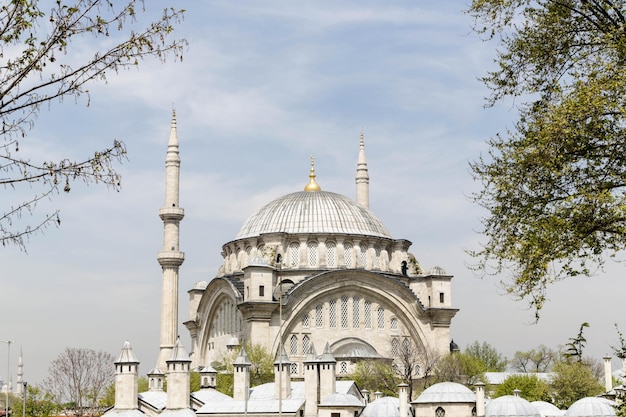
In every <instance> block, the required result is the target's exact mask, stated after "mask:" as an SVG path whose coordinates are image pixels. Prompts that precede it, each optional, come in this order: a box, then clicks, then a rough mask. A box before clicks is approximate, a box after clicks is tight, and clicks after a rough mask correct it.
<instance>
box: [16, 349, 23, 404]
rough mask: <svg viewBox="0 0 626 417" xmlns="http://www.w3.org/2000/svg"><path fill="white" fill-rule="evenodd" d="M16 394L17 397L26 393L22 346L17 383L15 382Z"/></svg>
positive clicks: (18, 360)
mask: <svg viewBox="0 0 626 417" xmlns="http://www.w3.org/2000/svg"><path fill="white" fill-rule="evenodd" d="M15 383H16V386H15V392H16V393H17V395H22V394H23V393H24V357H23V356H22V347H21V346H20V356H19V358H18V359H17V381H16V382H15Z"/></svg>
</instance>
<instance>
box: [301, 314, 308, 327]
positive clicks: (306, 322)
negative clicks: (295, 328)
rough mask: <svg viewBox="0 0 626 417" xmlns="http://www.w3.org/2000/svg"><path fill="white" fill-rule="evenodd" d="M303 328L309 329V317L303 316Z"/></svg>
mask: <svg viewBox="0 0 626 417" xmlns="http://www.w3.org/2000/svg"><path fill="white" fill-rule="evenodd" d="M302 327H309V315H308V314H305V315H304V316H302Z"/></svg>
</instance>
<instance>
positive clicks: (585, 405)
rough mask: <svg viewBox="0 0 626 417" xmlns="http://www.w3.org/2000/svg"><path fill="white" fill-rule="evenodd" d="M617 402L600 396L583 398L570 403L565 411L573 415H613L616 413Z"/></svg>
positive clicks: (597, 416)
mask: <svg viewBox="0 0 626 417" xmlns="http://www.w3.org/2000/svg"><path fill="white" fill-rule="evenodd" d="M612 404H615V403H614V402H612V401H608V400H605V399H603V398H598V397H586V398H581V399H580V400H578V401H576V402H575V403H574V404H572V405H570V406H569V408H568V409H567V411H566V412H565V415H566V416H571V417H611V416H614V415H615V407H613V405H612Z"/></svg>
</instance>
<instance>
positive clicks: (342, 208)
mask: <svg viewBox="0 0 626 417" xmlns="http://www.w3.org/2000/svg"><path fill="white" fill-rule="evenodd" d="M275 232H286V233H294V234H297V233H345V234H356V235H367V236H378V237H385V238H391V235H390V234H389V232H388V231H387V228H386V227H385V226H384V225H383V223H382V222H381V221H380V220H379V219H378V217H376V215H374V214H373V213H372V212H371V211H369V210H368V209H367V208H365V207H363V206H361V205H359V204H357V203H356V202H354V201H352V200H350V199H349V198H347V197H344V196H342V195H340V194H336V193H331V192H328V191H317V192H306V191H300V192H296V193H292V194H287V195H285V196H283V197H280V198H277V199H276V200H274V201H272V202H270V203H269V204H267V205H265V206H264V207H263V208H261V209H260V210H259V211H257V212H256V213H254V214H253V215H252V216H250V218H249V219H248V220H246V222H245V223H244V225H243V227H242V228H241V229H240V230H239V233H237V236H236V238H235V239H244V238H247V237H253V236H259V235H261V234H262V233H275Z"/></svg>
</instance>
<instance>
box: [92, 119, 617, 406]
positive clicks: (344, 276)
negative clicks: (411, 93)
mask: <svg viewBox="0 0 626 417" xmlns="http://www.w3.org/2000/svg"><path fill="white" fill-rule="evenodd" d="M165 165H166V187H165V205H164V207H163V208H161V209H160V211H159V216H160V218H161V219H162V221H163V224H164V237H163V247H162V249H161V251H160V252H159V253H158V255H157V260H158V262H159V264H160V265H161V267H162V270H163V275H162V300H161V305H162V308H161V326H160V332H161V333H160V347H159V357H158V359H157V364H156V367H155V368H154V369H152V370H151V371H149V372H148V381H149V390H148V391H146V392H142V393H139V392H138V388H137V387H138V384H137V381H138V366H139V361H138V359H137V357H136V356H135V354H134V352H133V350H132V347H131V345H130V343H128V342H126V343H125V344H124V346H123V348H122V350H121V352H120V354H119V356H118V357H117V359H116V361H115V369H116V377H115V406H114V407H113V408H112V409H110V410H109V411H107V412H106V413H105V414H104V416H105V417H141V416H143V417H145V416H148V417H157V416H160V417H227V416H228V417H247V416H248V415H254V416H255V417H266V416H270V415H272V416H275V415H279V416H282V415H285V416H289V417H292V416H293V417H357V416H359V415H362V416H364V417H470V416H478V417H482V416H488V417H548V416H560V415H563V413H562V412H561V411H560V410H553V409H549V408H547V407H545V406H540V405H533V404H530V403H528V401H526V400H523V399H521V398H519V397H518V396H516V395H511V396H505V397H500V398H497V399H494V400H492V401H490V402H488V403H487V405H485V404H486V401H485V393H484V386H482V385H481V384H477V385H476V386H475V391H472V390H470V389H469V388H467V387H465V386H463V385H461V384H456V383H451V382H444V383H439V384H435V385H433V386H431V387H429V388H428V389H426V390H425V391H424V392H423V393H422V394H421V395H420V396H419V397H418V398H417V399H415V400H413V401H411V402H410V403H409V400H408V398H409V395H408V386H407V385H406V384H400V385H399V386H398V394H399V395H398V398H389V397H382V396H381V394H380V393H373V394H372V396H370V393H368V392H367V390H365V389H364V388H366V387H358V386H357V385H356V384H355V383H354V381H351V380H350V374H351V373H352V372H353V370H354V368H355V366H356V365H357V364H358V363H359V361H365V360H366V361H385V362H386V363H390V364H392V366H396V367H399V366H403V363H402V361H401V360H399V357H400V356H401V355H400V352H402V351H403V349H408V348H415V349H417V352H422V353H423V352H426V351H427V350H432V351H434V352H438V353H440V354H444V353H449V352H450V348H451V346H453V342H452V341H451V338H450V323H451V320H452V319H453V318H454V316H455V314H456V313H457V312H458V309H456V308H454V307H453V304H452V291H451V280H452V276H451V275H448V274H446V272H445V271H444V270H443V269H442V268H440V267H432V268H431V269H429V270H428V271H424V270H422V269H421V267H420V265H419V263H418V262H417V261H416V259H415V257H414V256H413V255H412V254H411V253H410V252H409V248H410V245H411V242H409V241H408V240H404V239H394V238H393V237H392V236H391V235H390V233H389V231H388V230H387V229H386V228H385V226H384V225H383V223H382V222H381V221H380V219H378V217H376V215H375V214H374V213H372V212H371V211H370V210H369V174H368V168H367V161H366V158H365V145H364V138H363V134H361V137H360V144H359V152H358V161H357V171H356V199H355V201H353V200H352V199H350V198H348V197H345V196H342V195H340V194H335V193H332V192H329V191H324V190H322V187H321V186H320V185H319V184H318V183H317V180H316V174H315V166H314V161H313V160H312V161H311V167H310V172H309V181H308V184H306V185H305V186H304V189H303V190H302V191H296V192H293V193H291V194H287V195H285V196H282V197H279V198H278V199H276V200H274V201H271V202H269V203H268V204H266V205H265V206H264V207H262V208H260V209H259V210H258V211H256V212H255V213H253V214H252V215H251V216H250V217H249V218H248V220H246V222H245V223H244V224H243V226H242V227H241V229H240V230H239V232H238V233H237V234H236V235H235V238H234V239H233V240H232V241H230V242H227V243H225V244H224V245H223V246H222V256H223V263H222V265H221V267H220V268H219V271H218V272H217V274H216V276H215V277H214V278H212V279H211V280H210V281H208V282H207V281H199V282H197V283H196V284H195V285H194V286H193V288H191V289H190V290H189V291H188V293H189V312H190V316H189V319H188V320H187V321H185V322H184V325H185V326H186V328H187V329H188V330H189V333H190V338H191V346H190V352H189V353H187V350H186V349H185V347H184V346H183V343H182V342H181V340H180V338H179V337H178V336H177V328H178V323H179V321H178V274H179V268H180V266H181V265H182V263H183V262H184V259H185V255H184V253H183V252H181V251H180V247H179V227H180V222H181V221H182V219H183V218H184V210H183V209H182V208H181V207H180V205H179V175H180V155H179V142H178V134H177V126H176V117H175V114H174V115H173V117H172V123H171V131H170V137H169V142H168V147H167V156H166V162H165ZM246 342H249V343H253V344H255V345H260V346H262V347H263V348H264V349H266V350H267V352H269V353H270V354H272V355H275V362H274V382H272V383H267V384H263V385H259V386H256V387H250V367H251V363H250V361H249V359H248V357H247V354H246V351H245V348H244V347H243V346H244V343H246ZM318 350H319V351H320V352H321V354H318V353H317V352H318ZM228 351H235V352H238V356H237V358H236V359H235V360H234V362H233V367H234V389H233V396H232V397H230V396H228V395H225V394H223V393H220V392H218V391H217V390H216V377H217V371H216V370H215V369H214V368H213V367H212V363H214V362H215V361H217V360H218V359H219V358H221V357H223V356H222V355H223V353H224V352H228ZM192 370H197V371H198V372H199V373H200V381H201V389H200V390H199V391H196V392H190V384H189V381H190V373H191V371H192ZM609 373H610V366H609ZM416 376H419V375H416ZM166 381H167V390H164V386H165V383H166ZM581 401H582V400H581ZM606 401H607V400H603V399H599V398H593V399H585V403H584V404H582V403H581V404H579V405H577V403H575V404H574V405H572V407H574V406H577V408H576V407H574V411H572V413H569V410H568V413H569V414H567V415H568V416H570V417H599V416H607V417H612V416H614V415H615V411H614V409H612V408H611V406H610V405H609V403H607V402H606ZM572 407H570V408H572ZM540 409H541V410H542V411H541V412H540V411H539V410H540ZM546 410H547V411H546ZM586 410H592V412H589V411H586ZM593 410H595V411H593ZM596 412H597V413H596ZM611 412H612V414H611ZM598 413H600V414H598Z"/></svg>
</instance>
